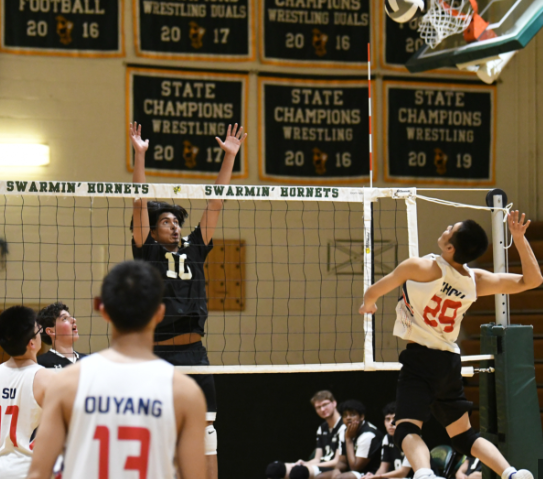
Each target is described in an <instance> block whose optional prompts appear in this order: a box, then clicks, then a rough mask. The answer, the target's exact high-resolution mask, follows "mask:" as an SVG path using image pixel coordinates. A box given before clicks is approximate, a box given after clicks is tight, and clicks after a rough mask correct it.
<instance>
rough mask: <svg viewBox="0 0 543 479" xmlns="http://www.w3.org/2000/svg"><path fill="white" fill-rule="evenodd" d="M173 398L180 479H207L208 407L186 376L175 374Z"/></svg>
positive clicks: (197, 388) (202, 396)
mask: <svg viewBox="0 0 543 479" xmlns="http://www.w3.org/2000/svg"><path fill="white" fill-rule="evenodd" d="M173 395H174V407H175V417H176V422H177V428H178V429H177V434H178V439H177V454H176V460H177V466H178V468H179V470H180V471H181V477H183V478H190V479H205V477H206V461H205V437H204V436H205V428H206V420H205V417H206V404H205V399H204V395H203V393H202V391H201V389H200V388H199V387H198V385H197V384H196V383H195V382H194V381H193V380H192V379H190V378H188V377H187V376H184V375H182V374H180V373H177V372H176V373H174V379H173Z"/></svg>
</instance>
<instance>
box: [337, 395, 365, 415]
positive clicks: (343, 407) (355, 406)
mask: <svg viewBox="0 0 543 479" xmlns="http://www.w3.org/2000/svg"><path fill="white" fill-rule="evenodd" d="M338 410H339V413H340V414H341V415H343V413H344V412H345V411H355V412H357V413H358V414H360V415H361V416H363V415H365V414H366V406H364V405H363V404H362V403H361V402H360V401H357V400H356V399H347V401H343V402H342V403H341V404H340V405H339V407H338Z"/></svg>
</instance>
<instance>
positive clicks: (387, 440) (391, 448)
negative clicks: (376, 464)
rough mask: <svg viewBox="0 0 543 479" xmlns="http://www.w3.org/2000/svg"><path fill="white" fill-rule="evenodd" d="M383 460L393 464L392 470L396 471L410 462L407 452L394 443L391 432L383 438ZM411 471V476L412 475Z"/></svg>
mask: <svg viewBox="0 0 543 479" xmlns="http://www.w3.org/2000/svg"><path fill="white" fill-rule="evenodd" d="M381 462H388V463H389V464H391V465H392V468H393V469H392V470H394V471H396V470H398V469H400V467H402V466H408V467H411V466H410V465H409V462H408V461H407V459H406V458H405V454H404V453H403V452H402V451H400V449H399V448H398V446H396V444H394V438H393V437H392V436H391V435H390V434H386V435H385V437H384V438H383V443H382V448H381ZM410 476H411V473H410V475H409V476H407V477H410Z"/></svg>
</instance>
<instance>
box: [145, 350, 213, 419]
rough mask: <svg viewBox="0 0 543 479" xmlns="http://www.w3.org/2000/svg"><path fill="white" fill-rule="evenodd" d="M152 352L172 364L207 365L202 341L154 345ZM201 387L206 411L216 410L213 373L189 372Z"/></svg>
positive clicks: (207, 361) (205, 351)
mask: <svg viewBox="0 0 543 479" xmlns="http://www.w3.org/2000/svg"><path fill="white" fill-rule="evenodd" d="M154 353H155V354H156V355H157V356H158V357H160V358H162V359H164V360H165V361H168V362H169V363H170V364H173V365H174V366H209V359H208V358H207V350H206V348H205V346H204V345H203V344H202V341H197V342H196V343H192V344H187V345H184V346H155V350H154ZM189 376H190V377H191V378H192V379H194V380H195V381H196V382H197V383H198V386H200V387H201V388H202V391H203V392H204V396H205V398H206V403H207V412H208V413H216V412H217V395H216V393H215V380H214V379H213V374H189Z"/></svg>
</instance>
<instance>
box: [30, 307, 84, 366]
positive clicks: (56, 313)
mask: <svg viewBox="0 0 543 479" xmlns="http://www.w3.org/2000/svg"><path fill="white" fill-rule="evenodd" d="M37 321H38V324H39V325H40V326H41V327H42V332H41V339H42V341H43V342H44V343H45V344H49V345H50V346H51V349H50V350H49V351H47V352H46V353H45V354H42V355H41V356H38V364H39V365H41V366H43V367H46V368H55V369H62V368H65V367H66V366H70V365H71V364H74V363H75V362H76V361H79V360H80V359H81V358H84V357H85V356H86V354H82V353H78V352H77V351H75V350H74V343H75V342H76V341H77V340H79V332H78V330H77V320H76V319H75V318H74V317H73V316H72V315H71V314H70V310H69V309H68V306H66V305H65V304H64V303H60V302H56V303H53V304H50V305H49V306H46V307H45V308H43V309H42V310H41V311H40V312H39V313H38V318H37Z"/></svg>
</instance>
